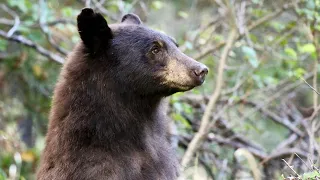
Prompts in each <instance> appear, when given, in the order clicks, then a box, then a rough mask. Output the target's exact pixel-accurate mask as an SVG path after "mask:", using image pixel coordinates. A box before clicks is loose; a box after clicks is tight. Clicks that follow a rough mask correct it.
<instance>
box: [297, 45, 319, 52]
mask: <svg viewBox="0 0 320 180" xmlns="http://www.w3.org/2000/svg"><path fill="white" fill-rule="evenodd" d="M299 51H300V52H301V53H310V54H311V53H314V52H316V47H314V45H313V44H311V43H309V44H305V45H303V46H301V47H300V48H299Z"/></svg>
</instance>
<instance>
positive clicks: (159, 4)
mask: <svg viewBox="0 0 320 180" xmlns="http://www.w3.org/2000/svg"><path fill="white" fill-rule="evenodd" d="M152 7H153V8H154V9H156V10H159V9H161V8H162V7H163V2H161V1H153V2H152Z"/></svg>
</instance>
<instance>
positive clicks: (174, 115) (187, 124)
mask: <svg viewBox="0 0 320 180" xmlns="http://www.w3.org/2000/svg"><path fill="white" fill-rule="evenodd" d="M172 118H173V119H174V120H175V121H178V122H181V123H182V124H183V125H184V126H186V128H191V125H190V124H189V122H188V121H187V120H186V119H185V118H184V117H183V116H181V114H178V113H174V114H172Z"/></svg>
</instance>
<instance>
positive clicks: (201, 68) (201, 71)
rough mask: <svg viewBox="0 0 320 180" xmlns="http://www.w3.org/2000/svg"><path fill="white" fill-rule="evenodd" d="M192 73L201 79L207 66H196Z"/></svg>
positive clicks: (205, 72) (206, 72) (206, 70)
mask: <svg viewBox="0 0 320 180" xmlns="http://www.w3.org/2000/svg"><path fill="white" fill-rule="evenodd" d="M193 72H194V74H195V75H196V76H198V77H199V78H201V79H203V78H204V77H205V76H206V75H207V74H208V68H207V66H205V65H203V64H201V66H199V67H198V68H196V69H194V71H193Z"/></svg>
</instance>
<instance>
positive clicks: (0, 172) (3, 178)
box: [0, 168, 7, 180]
mask: <svg viewBox="0 0 320 180" xmlns="http://www.w3.org/2000/svg"><path fill="white" fill-rule="evenodd" d="M6 179H7V175H6V173H5V172H4V171H3V170H2V169H1V168H0V180H6Z"/></svg>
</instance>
